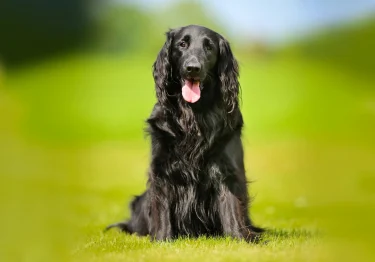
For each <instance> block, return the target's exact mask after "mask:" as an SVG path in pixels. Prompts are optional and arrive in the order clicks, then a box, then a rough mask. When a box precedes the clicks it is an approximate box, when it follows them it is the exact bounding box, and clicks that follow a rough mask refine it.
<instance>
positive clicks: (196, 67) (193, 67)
mask: <svg viewBox="0 0 375 262" xmlns="http://www.w3.org/2000/svg"><path fill="white" fill-rule="evenodd" d="M185 67H186V71H187V72H188V73H195V74H197V73H199V72H200V71H201V64H200V63H199V62H195V61H191V62H189V63H187V64H186V66H185Z"/></svg>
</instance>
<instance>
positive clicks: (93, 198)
mask: <svg viewBox="0 0 375 262" xmlns="http://www.w3.org/2000/svg"><path fill="white" fill-rule="evenodd" d="M239 57H241V56H239ZM153 59H154V58H153V57H148V56H145V57H143V58H141V59H140V58H139V57H137V58H132V57H126V56H124V57H123V56H119V57H117V58H114V57H106V56H99V55H89V56H84V55H72V56H69V57H64V58H60V59H56V60H51V61H46V62H44V63H41V64H38V65H34V66H29V67H26V68H22V69H18V70H17V71H12V72H8V73H7V75H1V74H0V119H2V121H1V122H0V134H1V136H0V175H1V176H2V185H1V186H0V191H1V192H2V198H1V199H0V204H1V208H2V210H3V212H2V216H1V218H0V230H1V232H2V234H3V236H6V237H3V238H0V244H1V247H2V248H1V249H0V251H1V252H0V260H1V261H59V260H61V261H180V260H183V261H346V260H348V261H356V259H358V258H362V261H366V260H368V261H371V257H372V249H371V243H372V241H371V239H372V231H371V230H367V229H368V228H371V224H372V222H371V221H373V215H374V214H373V212H368V210H369V208H370V206H371V205H372V204H374V203H375V195H374V192H375V190H374V188H373V185H374V182H375V181H374V179H373V172H374V168H373V167H374V166H373V159H374V158H373V157H374V156H375V155H374V152H373V147H372V144H371V143H370V141H373V135H372V134H373V131H374V130H373V127H374V125H373V124H374V123H373V120H372V119H373V115H374V112H375V111H374V110H375V109H374V108H375V107H374V103H375V102H374V101H375V100H374V98H375V96H374V93H373V91H372V90H371V87H372V86H373V83H372V82H369V80H364V79H358V77H355V76H354V75H351V74H348V73H343V72H340V71H337V70H336V69H335V68H331V67H329V66H328V65H327V64H325V63H316V62H315V63H313V62H311V61H305V60H303V59H300V58H294V59H291V58H289V59H286V58H282V59H281V58H280V59H268V60H256V59H253V58H246V57H245V58H244V59H243V60H242V61H240V62H241V84H242V111H243V114H244V119H245V123H246V126H245V132H244V139H243V141H244V145H245V150H246V156H245V163H246V167H247V170H248V178H249V179H250V180H252V181H254V182H253V183H251V184H250V194H251V195H252V196H254V201H253V203H252V209H251V210H252V211H251V214H252V217H253V220H254V221H255V222H256V224H258V225H261V226H264V227H267V228H268V229H269V230H268V232H267V233H266V234H265V235H264V238H263V240H262V241H261V242H260V243H259V244H247V243H244V242H238V241H234V240H232V239H229V238H227V239H206V238H200V239H197V240H194V239H180V240H177V241H174V242H170V243H151V242H150V241H149V240H148V239H147V238H138V237H135V236H128V235H124V234H121V233H119V232H117V231H115V230H113V231H110V232H108V233H106V234H104V233H103V232H102V230H103V228H104V227H105V226H106V225H108V224H109V223H112V222H116V221H118V220H121V219H123V218H125V217H129V211H128V209H127V204H128V203H129V201H130V200H131V197H132V195H135V194H139V193H140V192H142V190H144V189H145V181H146V171H147V166H148V162H149V157H148V155H149V143H148V141H147V140H146V139H144V138H143V133H142V130H143V127H144V119H145V118H146V117H147V116H148V114H149V113H150V110H151V109H152V106H153V103H154V100H155V99H154V92H153V89H152V86H153V81H152V77H151V64H152V62H153ZM1 149H2V150H1ZM358 214H361V215H360V216H358ZM359 236H360V238H358V237H359Z"/></svg>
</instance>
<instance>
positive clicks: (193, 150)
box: [108, 25, 262, 241]
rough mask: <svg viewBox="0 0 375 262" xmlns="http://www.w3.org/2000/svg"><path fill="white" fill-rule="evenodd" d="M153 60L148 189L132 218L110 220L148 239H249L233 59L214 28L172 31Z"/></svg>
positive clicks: (253, 230) (254, 231)
mask: <svg viewBox="0 0 375 262" xmlns="http://www.w3.org/2000/svg"><path fill="white" fill-rule="evenodd" d="M166 35H167V40H166V42H165V44H164V46H163V48H162V49H161V51H160V52H159V54H158V56H157V59H156V61H155V63H154V65H153V76H154V80H155V89H156V96H157V103H156V104H155V106H154V109H153V111H152V113H151V116H150V117H149V118H148V120H147V123H148V134H149V135H150V136H151V142H152V158H151V164H150V168H149V172H148V186H147V190H146V191H145V192H144V193H143V194H142V195H140V196H137V197H135V199H134V200H133V202H132V203H131V211H132V215H131V218H130V220H128V221H126V222H120V223H116V224H113V225H110V226H108V228H112V227H118V228H120V229H121V230H122V231H124V232H127V233H137V234H138V235H141V236H146V235H150V236H151V239H153V240H168V239H175V238H178V237H184V236H187V237H198V236H201V235H205V236H231V237H234V238H237V239H245V240H247V241H251V240H254V239H257V238H258V236H259V233H260V232H261V231H262V229H261V228H258V227H255V226H254V225H253V224H252V222H251V220H250V218H249V214H248V205H249V195H248V191H247V181H246V177H245V169H244V163H243V148H242V143H241V130H242V126H243V119H242V115H241V112H240V108H239V102H238V100H239V88H240V86H239V82H238V76H239V72H238V64H237V61H236V59H235V58H234V56H233V54H232V51H231V48H230V45H229V43H228V42H227V40H225V39H224V37H222V36H221V35H219V34H218V33H216V32H214V31H212V30H210V29H208V28H205V27H202V26H196V25H189V26H186V27H181V28H177V29H173V30H170V31H169V32H167V33H166Z"/></svg>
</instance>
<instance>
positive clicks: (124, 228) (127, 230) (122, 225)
mask: <svg viewBox="0 0 375 262" xmlns="http://www.w3.org/2000/svg"><path fill="white" fill-rule="evenodd" d="M111 228H118V229H120V230H121V231H122V232H125V233H129V234H132V233H133V232H132V230H131V229H130V227H129V225H128V223H126V222H118V223H114V224H111V225H109V226H107V227H106V228H105V229H104V232H107V231H108V230H110V229H111Z"/></svg>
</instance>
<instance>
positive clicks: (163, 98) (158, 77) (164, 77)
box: [153, 30, 174, 104]
mask: <svg viewBox="0 0 375 262" xmlns="http://www.w3.org/2000/svg"><path fill="white" fill-rule="evenodd" d="M166 37H167V39H166V41H165V43H164V46H163V47H162V49H161V50H160V52H159V54H158V56H157V58H156V61H155V62H154V65H153V76H154V81H155V89H156V96H157V99H158V101H159V102H160V103H161V104H164V103H166V102H167V99H168V97H167V95H168V93H167V87H168V83H169V82H170V81H169V80H170V79H171V77H172V68H171V63H170V53H171V45H172V41H173V37H174V31H173V30H169V31H168V32H167V33H166Z"/></svg>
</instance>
